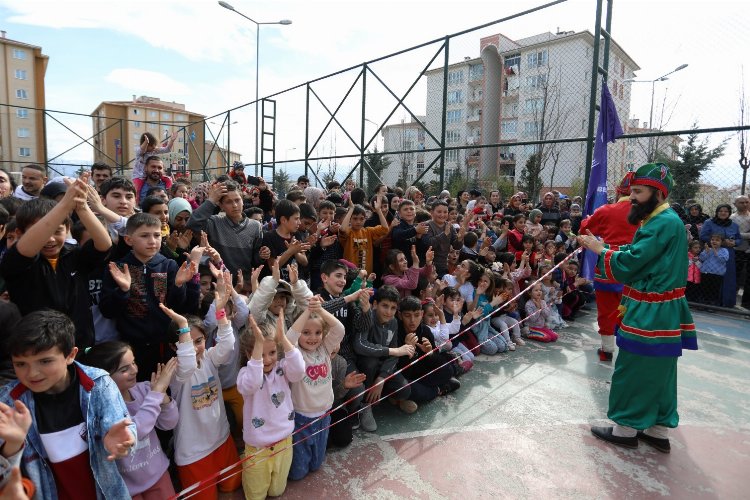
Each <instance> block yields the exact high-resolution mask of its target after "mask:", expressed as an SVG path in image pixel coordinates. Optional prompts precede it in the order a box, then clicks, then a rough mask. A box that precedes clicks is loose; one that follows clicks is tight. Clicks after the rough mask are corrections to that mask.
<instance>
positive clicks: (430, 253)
mask: <svg viewBox="0 0 750 500" xmlns="http://www.w3.org/2000/svg"><path fill="white" fill-rule="evenodd" d="M424 260H425V263H426V264H427V265H430V264H432V261H433V260H435V251H434V250H433V249H432V247H430V248H428V249H427V252H425V254H424Z"/></svg>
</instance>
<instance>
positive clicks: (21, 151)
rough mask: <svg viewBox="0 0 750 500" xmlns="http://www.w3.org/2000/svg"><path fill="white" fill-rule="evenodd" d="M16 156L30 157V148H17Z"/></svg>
mask: <svg viewBox="0 0 750 500" xmlns="http://www.w3.org/2000/svg"><path fill="white" fill-rule="evenodd" d="M18 156H24V157H29V156H31V148H18Z"/></svg>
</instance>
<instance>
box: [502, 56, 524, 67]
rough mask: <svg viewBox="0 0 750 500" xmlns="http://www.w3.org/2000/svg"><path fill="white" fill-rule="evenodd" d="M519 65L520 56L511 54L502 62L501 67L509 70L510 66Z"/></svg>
mask: <svg viewBox="0 0 750 500" xmlns="http://www.w3.org/2000/svg"><path fill="white" fill-rule="evenodd" d="M520 65H521V54H513V55H511V56H508V57H506V58H505V61H503V66H505V67H506V68H510V67H511V66H520Z"/></svg>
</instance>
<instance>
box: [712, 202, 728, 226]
mask: <svg viewBox="0 0 750 500" xmlns="http://www.w3.org/2000/svg"><path fill="white" fill-rule="evenodd" d="M722 208H726V209H727V210H729V215H732V207H730V206H729V205H728V204H726V203H722V204H721V205H719V206H717V207H716V212H714V217H713V218H712V219H711V221H713V223H714V224H716V225H717V226H720V227H729V226H730V225H731V224H732V219H730V218H729V217H727V218H726V219H719V210H720V209H722Z"/></svg>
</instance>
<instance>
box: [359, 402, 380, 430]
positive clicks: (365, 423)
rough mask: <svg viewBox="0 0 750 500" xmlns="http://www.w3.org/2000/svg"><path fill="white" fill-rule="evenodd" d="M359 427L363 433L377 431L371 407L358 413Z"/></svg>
mask: <svg viewBox="0 0 750 500" xmlns="http://www.w3.org/2000/svg"><path fill="white" fill-rule="evenodd" d="M359 425H360V427H361V428H362V430H363V431H367V432H375V431H376V430H378V424H377V423H376V422H375V417H373V416H372V406H367V407H365V409H364V410H362V411H361V412H359Z"/></svg>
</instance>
